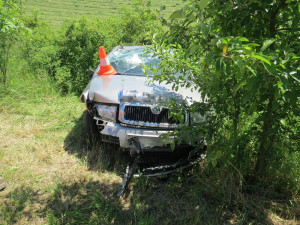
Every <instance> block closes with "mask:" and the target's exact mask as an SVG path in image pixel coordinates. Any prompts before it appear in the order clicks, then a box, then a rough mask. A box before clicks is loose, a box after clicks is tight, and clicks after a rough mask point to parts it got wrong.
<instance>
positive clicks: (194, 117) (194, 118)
mask: <svg viewBox="0 0 300 225" xmlns="http://www.w3.org/2000/svg"><path fill="white" fill-rule="evenodd" d="M190 120H191V125H197V124H200V123H203V122H204V121H205V116H202V115H201V114H200V113H198V112H196V113H191V116H190Z"/></svg>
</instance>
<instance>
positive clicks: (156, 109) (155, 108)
mask: <svg viewBox="0 0 300 225" xmlns="http://www.w3.org/2000/svg"><path fill="white" fill-rule="evenodd" d="M161 111H162V108H161V107H159V106H153V107H151V112H152V113H153V114H155V115H158V114H160V113H161Z"/></svg>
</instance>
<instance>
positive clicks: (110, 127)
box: [101, 122, 173, 150]
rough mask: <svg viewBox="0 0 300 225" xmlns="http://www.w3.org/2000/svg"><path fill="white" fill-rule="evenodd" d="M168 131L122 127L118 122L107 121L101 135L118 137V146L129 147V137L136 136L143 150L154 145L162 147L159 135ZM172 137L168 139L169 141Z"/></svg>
mask: <svg viewBox="0 0 300 225" xmlns="http://www.w3.org/2000/svg"><path fill="white" fill-rule="evenodd" d="M168 132H169V131H165V130H154V129H151V128H150V129H137V128H130V127H123V126H121V125H120V124H115V123H112V122H108V123H107V124H106V125H105V126H104V129H103V130H102V131H101V134H102V135H107V136H112V137H116V138H118V139H119V144H120V147H122V148H130V144H129V141H128V140H129V139H131V138H133V137H137V138H138V140H139V143H140V144H141V148H142V149H143V150H147V149H148V150H150V149H152V148H156V147H158V148H159V147H163V146H164V145H165V144H168V143H163V140H162V138H161V137H160V135H162V134H166V133H168ZM172 140H173V138H172V137H171V138H170V139H169V142H171V141H172Z"/></svg>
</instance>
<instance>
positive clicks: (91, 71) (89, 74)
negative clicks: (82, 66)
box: [87, 68, 95, 79]
mask: <svg viewBox="0 0 300 225" xmlns="http://www.w3.org/2000/svg"><path fill="white" fill-rule="evenodd" d="M94 73H95V71H94V70H93V69H92V68H89V71H88V73H87V75H88V78H89V79H91V78H92V77H93V75H94Z"/></svg>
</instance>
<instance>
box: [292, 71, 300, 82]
mask: <svg viewBox="0 0 300 225" xmlns="http://www.w3.org/2000/svg"><path fill="white" fill-rule="evenodd" d="M289 75H290V76H291V77H292V78H293V79H294V80H296V81H297V82H300V77H299V75H297V72H296V71H293V72H290V73H289Z"/></svg>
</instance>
